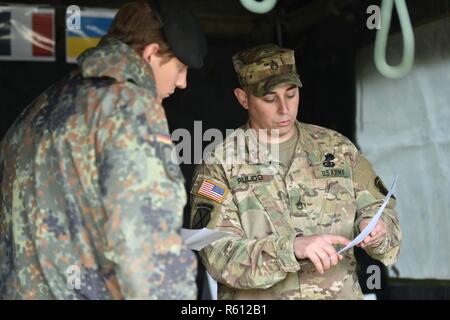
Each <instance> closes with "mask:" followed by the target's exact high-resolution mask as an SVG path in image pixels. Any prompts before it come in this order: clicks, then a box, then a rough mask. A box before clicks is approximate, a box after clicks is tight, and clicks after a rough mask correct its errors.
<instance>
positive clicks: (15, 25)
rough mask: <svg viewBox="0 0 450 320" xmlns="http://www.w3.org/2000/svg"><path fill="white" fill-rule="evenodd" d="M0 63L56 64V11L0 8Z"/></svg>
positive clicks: (20, 7)
mask: <svg viewBox="0 0 450 320" xmlns="http://www.w3.org/2000/svg"><path fill="white" fill-rule="evenodd" d="M0 60H10V61H11V60H12V61H55V10H54V9H47V8H37V7H33V6H0Z"/></svg>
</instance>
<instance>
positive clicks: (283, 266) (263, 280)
mask: <svg viewBox="0 0 450 320" xmlns="http://www.w3.org/2000/svg"><path fill="white" fill-rule="evenodd" d="M205 180H206V181H208V182H210V183H213V184H214V185H216V186H218V187H219V188H223V189H224V190H225V193H224V197H223V200H219V201H215V200H212V199H208V198H207V197H204V196H202V195H200V194H199V193H198V192H199V188H200V187H201V185H202V183H203V182H204V181H205ZM191 204H192V206H191V208H192V209H191V210H192V212H191V225H192V227H193V228H194V229H198V228H202V227H207V228H209V229H215V230H220V231H227V232H230V233H233V234H234V236H231V237H226V238H223V239H220V240H218V241H215V242H213V243H212V244H211V245H209V246H207V247H205V248H204V249H203V250H201V251H200V256H201V258H202V261H203V263H204V265H205V267H206V269H207V271H208V272H209V273H210V275H211V276H212V277H213V278H214V279H215V280H217V281H218V282H220V283H222V284H224V285H226V286H228V287H230V288H236V289H266V288H269V287H271V286H273V285H274V284H276V283H278V282H279V281H281V280H283V279H284V278H286V276H287V273H288V272H296V271H298V270H299V269H300V266H299V263H298V261H297V259H296V257H295V255H294V239H295V234H292V235H289V236H279V235H276V234H271V235H268V236H266V237H264V238H261V239H248V238H247V237H246V234H245V230H244V228H243V226H242V225H241V221H240V218H239V217H240V214H239V212H238V208H237V206H236V204H235V202H234V200H233V196H232V194H231V192H230V191H229V188H228V183H227V180H226V177H225V174H224V170H223V169H222V166H221V165H216V164H214V165H212V164H208V165H205V164H203V165H200V166H198V167H197V169H196V172H195V173H194V178H193V187H192V191H191Z"/></svg>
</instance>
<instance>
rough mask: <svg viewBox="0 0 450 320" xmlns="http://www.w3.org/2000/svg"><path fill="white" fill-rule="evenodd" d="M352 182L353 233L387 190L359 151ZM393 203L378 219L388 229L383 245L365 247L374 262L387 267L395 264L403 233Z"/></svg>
mask: <svg viewBox="0 0 450 320" xmlns="http://www.w3.org/2000/svg"><path fill="white" fill-rule="evenodd" d="M353 182H354V187H355V195H356V204H357V217H356V220H355V232H357V233H359V232H361V230H359V223H360V222H361V220H362V219H365V218H372V217H373V216H375V214H376V212H377V211H378V209H379V208H380V207H381V205H382V204H383V199H384V198H385V196H386V195H387V192H388V191H387V189H386V187H385V186H384V184H383V182H382V181H381V179H380V177H378V176H377V175H376V173H375V171H374V169H373V167H372V165H371V164H370V162H369V161H368V160H367V159H366V157H364V156H363V155H362V154H360V153H359V152H358V153H357V156H356V162H355V166H354V169H353ZM395 203H396V200H395V198H392V197H391V199H390V200H389V203H388V205H387V206H386V208H385V209H384V211H383V214H382V215H381V219H382V220H383V221H384V223H385V224H386V227H387V229H388V232H387V235H386V237H385V239H384V240H383V242H382V243H381V244H380V245H379V246H378V247H376V248H367V253H368V254H369V255H370V256H371V257H372V258H374V259H376V260H379V261H381V262H383V264H385V265H386V266H389V265H392V264H394V263H395V262H396V261H397V258H398V255H399V251H400V242H401V238H402V233H401V231H400V225H399V219H398V215H397V213H396V212H395V211H394V208H395Z"/></svg>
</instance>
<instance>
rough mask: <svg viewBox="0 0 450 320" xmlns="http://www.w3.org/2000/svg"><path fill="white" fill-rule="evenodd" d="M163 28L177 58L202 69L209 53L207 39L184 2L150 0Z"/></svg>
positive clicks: (179, 0)
mask: <svg viewBox="0 0 450 320" xmlns="http://www.w3.org/2000/svg"><path fill="white" fill-rule="evenodd" d="M149 5H150V7H151V8H152V9H153V11H154V12H155V15H156V16H157V18H158V19H159V20H160V23H161V24H162V26H163V32H164V36H165V38H166V41H167V42H168V44H169V47H170V49H171V50H172V52H173V53H174V54H175V56H176V57H177V58H178V60H180V61H181V62H183V63H184V64H185V65H187V66H188V67H190V68H201V67H202V66H203V60H204V58H205V56H206V53H207V51H208V47H207V44H206V39H205V36H204V35H203V33H202V32H201V30H200V27H199V25H198V24H197V21H196V20H195V18H194V16H193V14H192V13H191V11H190V10H189V8H188V7H187V6H186V1H182V0H149Z"/></svg>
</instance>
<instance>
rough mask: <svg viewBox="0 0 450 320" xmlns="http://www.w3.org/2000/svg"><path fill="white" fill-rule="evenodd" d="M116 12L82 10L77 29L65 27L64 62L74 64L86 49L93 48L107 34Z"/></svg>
mask: <svg viewBox="0 0 450 320" xmlns="http://www.w3.org/2000/svg"><path fill="white" fill-rule="evenodd" d="M116 12H117V10H108V9H104V10H89V9H87V10H82V11H81V16H80V25H79V27H80V28H79V29H73V28H69V27H68V26H66V62H68V63H76V62H77V58H78V56H79V55H80V54H81V53H83V52H84V51H85V50H86V49H89V48H93V47H95V46H96V45H97V44H98V43H99V41H100V39H101V38H102V37H103V36H104V35H105V34H106V33H107V32H108V30H109V27H110V26H111V23H112V21H113V19H114V16H115V15H116Z"/></svg>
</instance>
